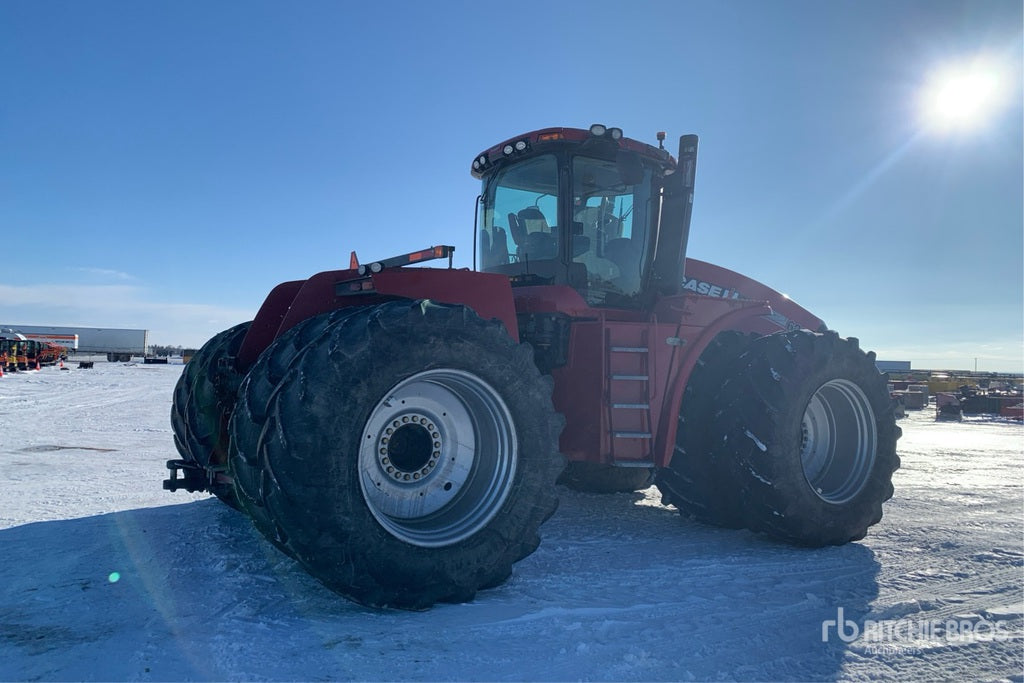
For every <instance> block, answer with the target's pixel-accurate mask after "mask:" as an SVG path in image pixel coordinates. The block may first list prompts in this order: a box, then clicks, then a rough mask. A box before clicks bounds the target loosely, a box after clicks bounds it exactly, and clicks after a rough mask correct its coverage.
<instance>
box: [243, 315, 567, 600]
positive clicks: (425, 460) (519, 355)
mask: <svg viewBox="0 0 1024 683" xmlns="http://www.w3.org/2000/svg"><path fill="white" fill-rule="evenodd" d="M332 315H333V314H332ZM326 322H327V324H326V325H324V327H323V329H315V330H314V329H309V330H306V331H304V332H297V333H296V335H297V337H298V339H289V338H288V335H284V336H282V337H281V338H280V339H279V340H278V341H276V342H275V344H274V345H273V346H272V347H271V348H270V349H268V350H267V351H266V352H265V353H264V356H265V357H266V356H268V354H269V355H270V356H274V355H275V354H276V355H278V357H279V360H277V361H274V362H271V361H270V360H267V361H266V362H264V358H262V357H261V360H260V362H258V363H257V364H256V366H254V367H253V369H252V370H251V371H250V373H249V375H248V376H247V377H246V379H245V381H244V382H243V384H242V388H241V391H240V396H241V401H242V402H241V403H240V409H239V410H237V411H236V412H235V415H234V418H233V420H232V425H231V430H232V455H231V462H232V464H233V466H234V467H235V469H236V471H238V470H240V469H242V468H248V469H250V470H252V471H255V470H257V469H258V478H249V477H241V476H240V477H239V478H238V482H239V488H240V490H242V491H244V492H245V495H244V496H243V500H245V501H246V502H245V503H244V504H245V505H246V507H247V509H249V506H256V507H258V508H259V510H260V512H259V513H258V514H259V515H260V516H262V521H261V520H260V519H259V518H258V517H257V515H254V519H256V521H257V527H258V528H259V529H260V531H262V532H263V533H264V534H266V535H267V536H268V538H269V539H270V540H271V541H272V542H274V543H275V544H276V545H278V547H282V548H283V549H285V550H286V552H288V553H289V554H291V555H292V556H293V557H295V558H296V559H297V560H298V561H299V562H300V563H301V564H302V565H303V566H304V567H305V568H306V569H307V571H309V572H310V573H311V574H312V575H313V576H315V577H316V578H318V579H319V580H320V581H322V582H323V583H324V584H325V585H327V586H328V587H329V588H331V589H333V590H335V591H337V592H338V593H341V594H342V595H345V596H346V597H348V598H350V599H352V600H354V601H356V602H358V603H361V604H365V605H370V606H374V607H400V608H405V609H423V608H427V607H429V606H431V605H433V604H434V603H436V602H458V601H466V600H470V599H472V598H473V597H474V595H475V593H476V592H477V590H479V589H482V588H487V587H490V586H494V585H497V584H500V583H501V582H503V581H504V580H506V579H507V578H508V576H509V575H510V574H511V571H512V565H513V563H514V562H516V561H518V560H520V559H522V558H523V557H525V556H527V555H529V554H530V553H531V552H533V550H535V549H536V547H537V545H538V543H539V541H540V539H539V536H538V530H539V527H540V525H541V524H542V523H543V522H544V520H546V519H547V518H548V517H549V516H550V515H551V514H552V512H553V511H554V509H555V507H556V505H557V499H556V498H555V493H554V482H555V479H556V478H557V476H558V474H559V473H560V472H561V470H562V468H563V466H564V460H563V458H562V457H561V456H560V455H559V454H558V452H557V446H558V435H559V432H560V431H561V427H562V419H561V417H560V416H558V415H557V414H556V413H555V412H554V409H553V406H552V403H551V388H552V384H551V381H550V378H547V377H542V376H541V375H540V373H539V372H538V370H537V368H536V366H535V365H534V363H533V358H532V351H531V349H530V347H529V346H527V345H517V344H515V343H514V342H513V341H512V339H511V338H510V337H509V336H508V334H507V333H506V332H505V330H504V328H503V327H502V326H501V325H500V323H498V322H496V321H490V322H487V321H484V320H481V319H480V318H479V317H478V316H477V315H476V314H475V313H473V312H472V311H471V310H470V309H468V308H466V307H464V306H452V305H442V304H434V303H432V302H429V301H419V302H411V301H396V302H389V303H385V304H381V305H377V306H372V307H363V308H358V309H352V310H350V311H347V312H339V314H338V317H337V318H336V319H333V320H327V321H326ZM311 324H312V325H314V326H315V327H319V324H320V323H311ZM314 332H315V334H314ZM279 345H283V346H287V347H290V348H288V349H286V350H279V349H278V346H279ZM275 368H276V369H275ZM270 387H272V388H270ZM261 404H262V407H261Z"/></svg>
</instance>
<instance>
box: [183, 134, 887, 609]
mask: <svg viewBox="0 0 1024 683" xmlns="http://www.w3.org/2000/svg"><path fill="white" fill-rule="evenodd" d="M658 139H659V145H658V147H654V146H651V145H647V144H644V143H641V142H637V141H634V140H631V139H628V138H625V137H623V136H622V132H621V131H620V130H619V129H616V128H606V127H604V126H600V125H595V126H592V127H591V128H590V129H589V130H580V129H572V128H548V129H544V130H538V131H535V132H532V133H528V134H525V135H521V136H518V137H515V138H513V139H511V140H508V141H506V142H503V143H501V144H499V145H496V146H494V147H491V148H490V149H488V150H487V151H485V152H483V153H481V154H479V155H478V156H477V157H476V159H475V160H474V161H473V163H472V174H473V175H474V177H476V178H478V179H480V180H481V181H482V184H483V189H482V192H481V194H480V197H479V198H478V216H477V225H476V226H475V228H474V242H475V254H474V268H473V270H469V269H455V268H453V267H452V252H453V248H452V247H447V246H441V247H432V248H430V249H427V250H424V251H419V252H414V253H410V254H405V255H403V256H397V257H393V258H389V259H385V260H382V261H375V262H372V263H364V264H362V265H360V264H359V263H358V262H357V260H356V257H355V254H353V255H352V262H351V263H350V267H349V268H347V269H344V270H336V271H329V272H323V273H318V274H316V275H314V276H312V277H310V278H309V279H308V280H302V281H295V282H285V283H283V284H280V285H278V286H277V287H276V288H275V289H274V290H273V291H271V293H270V295H269V296H268V297H267V299H266V301H265V302H264V304H263V306H262V308H261V309H260V310H259V312H258V313H257V315H256V317H255V319H254V320H253V321H251V322H248V323H243V324H241V325H238V326H237V327H234V328H231V329H229V330H226V331H224V332H222V333H220V334H219V335H217V336H215V337H214V338H213V339H211V340H210V341H209V342H207V344H206V345H205V346H204V347H203V348H202V349H201V350H200V351H199V353H198V354H197V355H196V356H195V357H194V358H193V359H192V360H191V361H190V362H189V364H188V365H187V366H186V368H185V370H184V372H183V374H182V377H181V379H180V381H179V382H178V385H177V387H176V389H175V392H174V402H173V409H172V415H171V419H172V424H173V428H174V434H175V445H176V446H177V449H178V451H179V453H180V455H181V459H180V460H172V461H170V462H169V463H168V468H169V469H170V470H171V475H170V478H169V479H168V480H167V481H165V482H164V486H165V488H168V489H170V490H176V489H179V488H184V489H186V490H189V491H196V490H208V491H210V492H212V493H214V494H215V495H217V496H218V497H219V498H221V499H222V500H223V501H224V502H226V503H227V504H228V505H231V506H233V507H236V508H239V509H240V510H242V511H243V512H245V513H246V514H247V515H248V516H249V517H251V518H252V520H253V522H254V523H255V526H256V527H257V528H258V529H259V530H260V531H261V532H262V533H263V534H264V535H265V536H266V537H267V539H269V540H270V541H271V542H272V543H273V544H274V545H276V546H277V547H278V548H279V549H281V550H282V551H283V552H285V553H287V554H288V555H290V556H291V557H293V558H294V559H295V560H296V561H298V562H299V563H300V564H301V565H302V566H303V567H305V568H306V569H307V570H308V571H309V572H310V573H311V574H313V575H314V576H315V577H317V578H318V579H319V580H320V581H322V582H323V583H324V584H326V585H327V586H328V587H330V588H331V589H333V590H335V591H337V592H338V593H341V594H342V595H344V596H346V597H348V598H350V599H352V600H354V601H356V602H359V603H362V604H365V605H370V606H377V607H383V606H390V607H400V608H407V609H422V608H426V607H428V606H430V605H432V604H434V603H435V602H439V601H445V602H457V601H466V600H470V599H472V598H473V597H474V595H475V594H476V592H477V591H478V590H480V589H484V588H488V587H491V586H495V585H497V584H500V583H502V582H503V581H505V580H506V579H507V578H508V577H509V575H510V574H511V572H512V565H513V563H515V562H516V561H518V560H520V559H522V558H523V557H525V556H527V555H529V554H530V553H531V552H533V550H534V549H535V548H536V547H537V545H538V544H539V542H540V537H539V529H540V526H541V525H542V524H543V522H544V521H545V520H546V519H547V518H548V517H550V516H551V514H552V512H553V511H554V510H555V507H556V504H557V498H556V481H557V482H560V483H562V484H565V485H568V486H571V487H574V488H577V489H582V490H591V491H629V490H635V489H641V488H646V487H647V486H648V485H649V484H650V483H651V482H652V481H653V483H654V484H656V485H657V487H658V488H659V489H660V491H661V494H662V496H663V500H664V502H665V503H667V504H671V505H674V506H675V507H676V508H678V509H679V510H680V511H681V512H682V513H683V514H684V515H687V516H689V517H693V518H696V519H698V520H700V521H702V522H706V523H710V524H716V525H720V526H725V527H735V528H743V527H745V528H748V529H752V530H755V531H759V532H765V533H766V534H769V535H771V536H774V537H777V538H780V539H784V540H786V541H789V542H792V543H795V544H799V545H804V546H812V547H814V546H824V545H829V544H842V543H846V542H848V541H852V540H857V539H860V538H862V537H863V536H864V535H865V533H866V531H867V528H868V527H869V526H871V525H872V524H875V523H876V522H878V521H879V520H880V519H881V516H882V503H883V502H884V501H886V500H887V499H889V498H890V497H891V495H892V492H893V489H892V484H891V480H892V474H893V471H894V470H895V469H896V468H897V467H898V465H899V459H898V458H897V455H896V441H897V439H898V438H899V435H900V430H899V428H898V427H897V426H896V424H895V417H894V413H893V406H892V401H891V400H890V397H889V393H888V391H887V388H886V383H885V379H884V376H883V375H881V374H879V372H878V371H877V370H876V368H875V364H874V354H873V353H864V352H863V351H861V350H860V349H859V348H858V343H857V340H856V339H852V338H850V339H844V338H841V337H839V336H838V335H837V334H836V333H835V332H832V331H830V330H828V329H827V328H826V327H825V325H824V323H823V322H822V321H821V320H820V319H819V318H817V317H815V316H814V315H812V314H811V313H809V312H808V311H806V310H804V309H803V308H801V307H800V306H798V305H796V304H795V303H793V302H792V301H790V300H789V299H788V298H786V297H785V296H783V295H781V294H780V293H778V292H776V291H774V290H772V289H770V288H769V287H767V286H765V285H763V284H760V283H758V282H755V281H753V280H751V279H749V278H746V277H744V276H742V275H739V274H737V273H735V272H732V271H730V270H727V269H725V268H721V267H719V266H715V265H712V264H710V263H704V262H701V261H697V260H694V259H686V258H685V253H686V244H687V235H688V231H689V225H690V213H691V207H692V201H693V185H694V172H695V168H696V154H697V138H696V136H692V135H690V136H683V137H682V138H681V139H680V142H679V153H678V159H674V158H673V157H672V156H671V155H670V154H669V153H668V151H667V150H665V149H664V148H663V145H662V144H661V141H663V140H664V135H663V134H659V136H658ZM435 259H442V260H443V259H447V260H448V263H447V267H446V268H445V267H441V268H432V267H425V268H419V267H409V266H413V265H418V264H421V263H423V262H426V261H429V260H435ZM442 265H443V261H442Z"/></svg>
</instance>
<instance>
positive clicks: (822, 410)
mask: <svg viewBox="0 0 1024 683" xmlns="http://www.w3.org/2000/svg"><path fill="white" fill-rule="evenodd" d="M877 444H878V427H877V423H876V421H875V412H874V409H873V408H872V407H871V402H870V401H868V398H867V396H866V395H865V394H864V392H863V391H862V390H861V388H860V387H859V386H858V385H857V384H855V383H854V382H851V381H849V380H843V379H836V380H832V381H829V382H826V383H825V384H823V385H822V386H821V387H819V388H818V390H817V391H816V392H814V395H813V396H812V397H811V400H810V401H809V402H808V404H807V408H806V409H805V410H804V416H803V420H802V422H801V438H800V460H801V463H802V465H803V470H804V477H805V478H806V479H807V483H808V484H809V485H810V486H811V488H812V489H813V490H814V493H815V494H816V495H817V496H818V497H819V498H821V499H822V500H824V501H826V502H828V503H834V504H837V505H838V504H842V503H846V502H848V501H850V500H852V499H853V498H854V497H855V496H856V495H857V494H858V493H860V491H861V490H862V489H863V488H864V485H865V484H866V483H867V481H868V479H869V478H870V477H871V472H872V470H873V469H874V463H875V457H876V453H877Z"/></svg>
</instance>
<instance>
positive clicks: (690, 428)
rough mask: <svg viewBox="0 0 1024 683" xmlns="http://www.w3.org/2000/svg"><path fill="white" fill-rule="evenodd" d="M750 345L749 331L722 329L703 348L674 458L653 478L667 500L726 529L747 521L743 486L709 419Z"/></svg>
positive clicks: (685, 403) (682, 409)
mask: <svg viewBox="0 0 1024 683" xmlns="http://www.w3.org/2000/svg"><path fill="white" fill-rule="evenodd" d="M749 345H750V337H749V336H747V335H745V334H743V333H742V332H735V331H729V332H721V333H719V334H718V335H716V336H715V338H714V339H712V340H711V343H710V344H708V346H707V348H705V349H704V351H703V352H702V353H701V355H700V358H698V360H697V364H696V366H694V368H693V372H692V373H690V379H689V381H688V382H687V384H686V389H685V391H684V393H683V403H682V406H681V407H680V410H679V424H678V426H677V429H676V444H675V448H674V449H673V451H672V460H671V461H670V462H669V465H668V467H664V468H660V469H659V470H658V471H657V475H656V479H655V482H656V483H657V485H658V489H659V490H660V491H661V495H662V502H663V503H665V504H671V505H674V506H675V507H676V509H678V510H679V512H680V513H682V514H684V515H687V516H689V517H692V518H693V519H695V520H697V521H698V522H701V523H703V524H711V525H714V526H721V527H725V528H728V529H739V528H741V527H742V526H743V518H742V515H741V511H740V508H741V505H740V501H739V496H740V492H739V491H738V490H737V488H736V485H735V483H734V482H733V481H731V478H730V475H729V471H728V468H727V467H726V466H725V464H724V463H722V462H721V461H720V460H718V459H717V458H716V456H717V455H718V451H717V449H716V448H715V444H714V439H713V436H712V433H711V432H710V431H709V430H708V425H709V424H710V423H711V420H712V417H713V416H714V415H715V412H716V410H717V406H718V404H717V402H716V401H715V400H713V399H712V397H713V396H714V395H715V393H716V392H718V391H719V390H720V389H721V387H722V384H723V383H724V382H725V381H726V379H727V378H729V377H730V376H731V375H732V374H734V373H735V371H736V368H737V364H738V362H739V358H740V356H741V355H742V354H743V352H744V351H745V350H746V349H747V347H748V346H749Z"/></svg>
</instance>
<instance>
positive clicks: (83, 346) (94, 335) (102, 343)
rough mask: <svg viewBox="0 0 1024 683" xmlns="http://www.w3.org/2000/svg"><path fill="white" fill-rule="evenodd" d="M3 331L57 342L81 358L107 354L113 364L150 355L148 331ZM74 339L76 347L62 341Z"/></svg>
mask: <svg viewBox="0 0 1024 683" xmlns="http://www.w3.org/2000/svg"><path fill="white" fill-rule="evenodd" d="M0 327H4V328H8V327H9V328H12V329H15V330H18V331H19V332H20V333H22V334H24V335H25V336H26V337H29V338H35V339H43V340H47V341H55V342H56V343H58V344H60V345H61V346H67V347H68V348H70V349H71V350H74V351H77V352H78V353H80V354H106V356H107V360H108V361H110V362H111V363H118V362H127V361H129V360H131V358H132V356H145V355H146V353H147V352H148V351H149V330H137V329H123V328H99V327H54V326H40V325H9V324H6V323H0ZM68 335H74V336H75V337H76V338H77V341H76V343H75V344H74V346H72V345H69V344H67V343H65V342H64V341H61V340H60V338H61V337H66V336H68Z"/></svg>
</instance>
